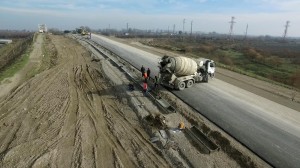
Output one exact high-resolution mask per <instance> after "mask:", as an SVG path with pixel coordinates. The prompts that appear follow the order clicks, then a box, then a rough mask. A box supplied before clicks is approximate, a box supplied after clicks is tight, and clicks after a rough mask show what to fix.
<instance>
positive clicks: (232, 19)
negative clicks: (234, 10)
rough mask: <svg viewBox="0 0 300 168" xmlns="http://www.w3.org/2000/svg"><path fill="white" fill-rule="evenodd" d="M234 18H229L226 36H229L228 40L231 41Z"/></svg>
mask: <svg viewBox="0 0 300 168" xmlns="http://www.w3.org/2000/svg"><path fill="white" fill-rule="evenodd" d="M234 19H235V17H234V16H232V17H231V21H230V22H229V23H230V29H229V33H228V36H229V39H232V34H233V25H234V24H235V23H236V22H235V21H234Z"/></svg>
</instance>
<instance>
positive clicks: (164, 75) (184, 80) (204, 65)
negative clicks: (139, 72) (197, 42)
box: [159, 56, 215, 90]
mask: <svg viewBox="0 0 300 168" xmlns="http://www.w3.org/2000/svg"><path fill="white" fill-rule="evenodd" d="M159 68H160V71H159V83H160V84H162V85H164V86H168V87H171V88H173V89H177V90H183V89H184V88H189V87H192V86H193V85H194V83H197V82H208V78H209V76H211V77H214V73H215V63H214V61H213V60H209V59H198V60H193V59H191V58H187V57H170V56H163V57H162V58H161V60H160V61H159Z"/></svg>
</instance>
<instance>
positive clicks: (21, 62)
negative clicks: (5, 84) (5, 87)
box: [0, 47, 32, 81]
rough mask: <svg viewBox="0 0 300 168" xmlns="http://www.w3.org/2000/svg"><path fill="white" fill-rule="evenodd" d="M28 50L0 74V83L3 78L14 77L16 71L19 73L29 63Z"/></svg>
mask: <svg viewBox="0 0 300 168" xmlns="http://www.w3.org/2000/svg"><path fill="white" fill-rule="evenodd" d="M31 50H32V49H31V47H30V49H28V50H27V51H26V52H25V54H23V55H22V56H21V57H20V58H18V59H17V60H16V61H15V62H14V63H13V64H11V66H8V67H7V68H6V69H5V70H3V71H1V72H0V81H2V80H3V79H5V78H9V77H12V76H14V74H16V73H17V72H18V71H20V70H21V69H22V68H23V67H24V66H25V65H26V64H27V63H28V61H29V55H30V51H31Z"/></svg>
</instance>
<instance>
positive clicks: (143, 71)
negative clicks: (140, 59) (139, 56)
mask: <svg viewBox="0 0 300 168" xmlns="http://www.w3.org/2000/svg"><path fill="white" fill-rule="evenodd" d="M141 72H142V77H144V74H145V68H144V65H142V67H141Z"/></svg>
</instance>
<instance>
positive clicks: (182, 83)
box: [177, 81, 185, 90]
mask: <svg viewBox="0 0 300 168" xmlns="http://www.w3.org/2000/svg"><path fill="white" fill-rule="evenodd" d="M177 88H178V89H179V90H183V89H184V88H185V82H183V81H181V82H179V83H178V85H177Z"/></svg>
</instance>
